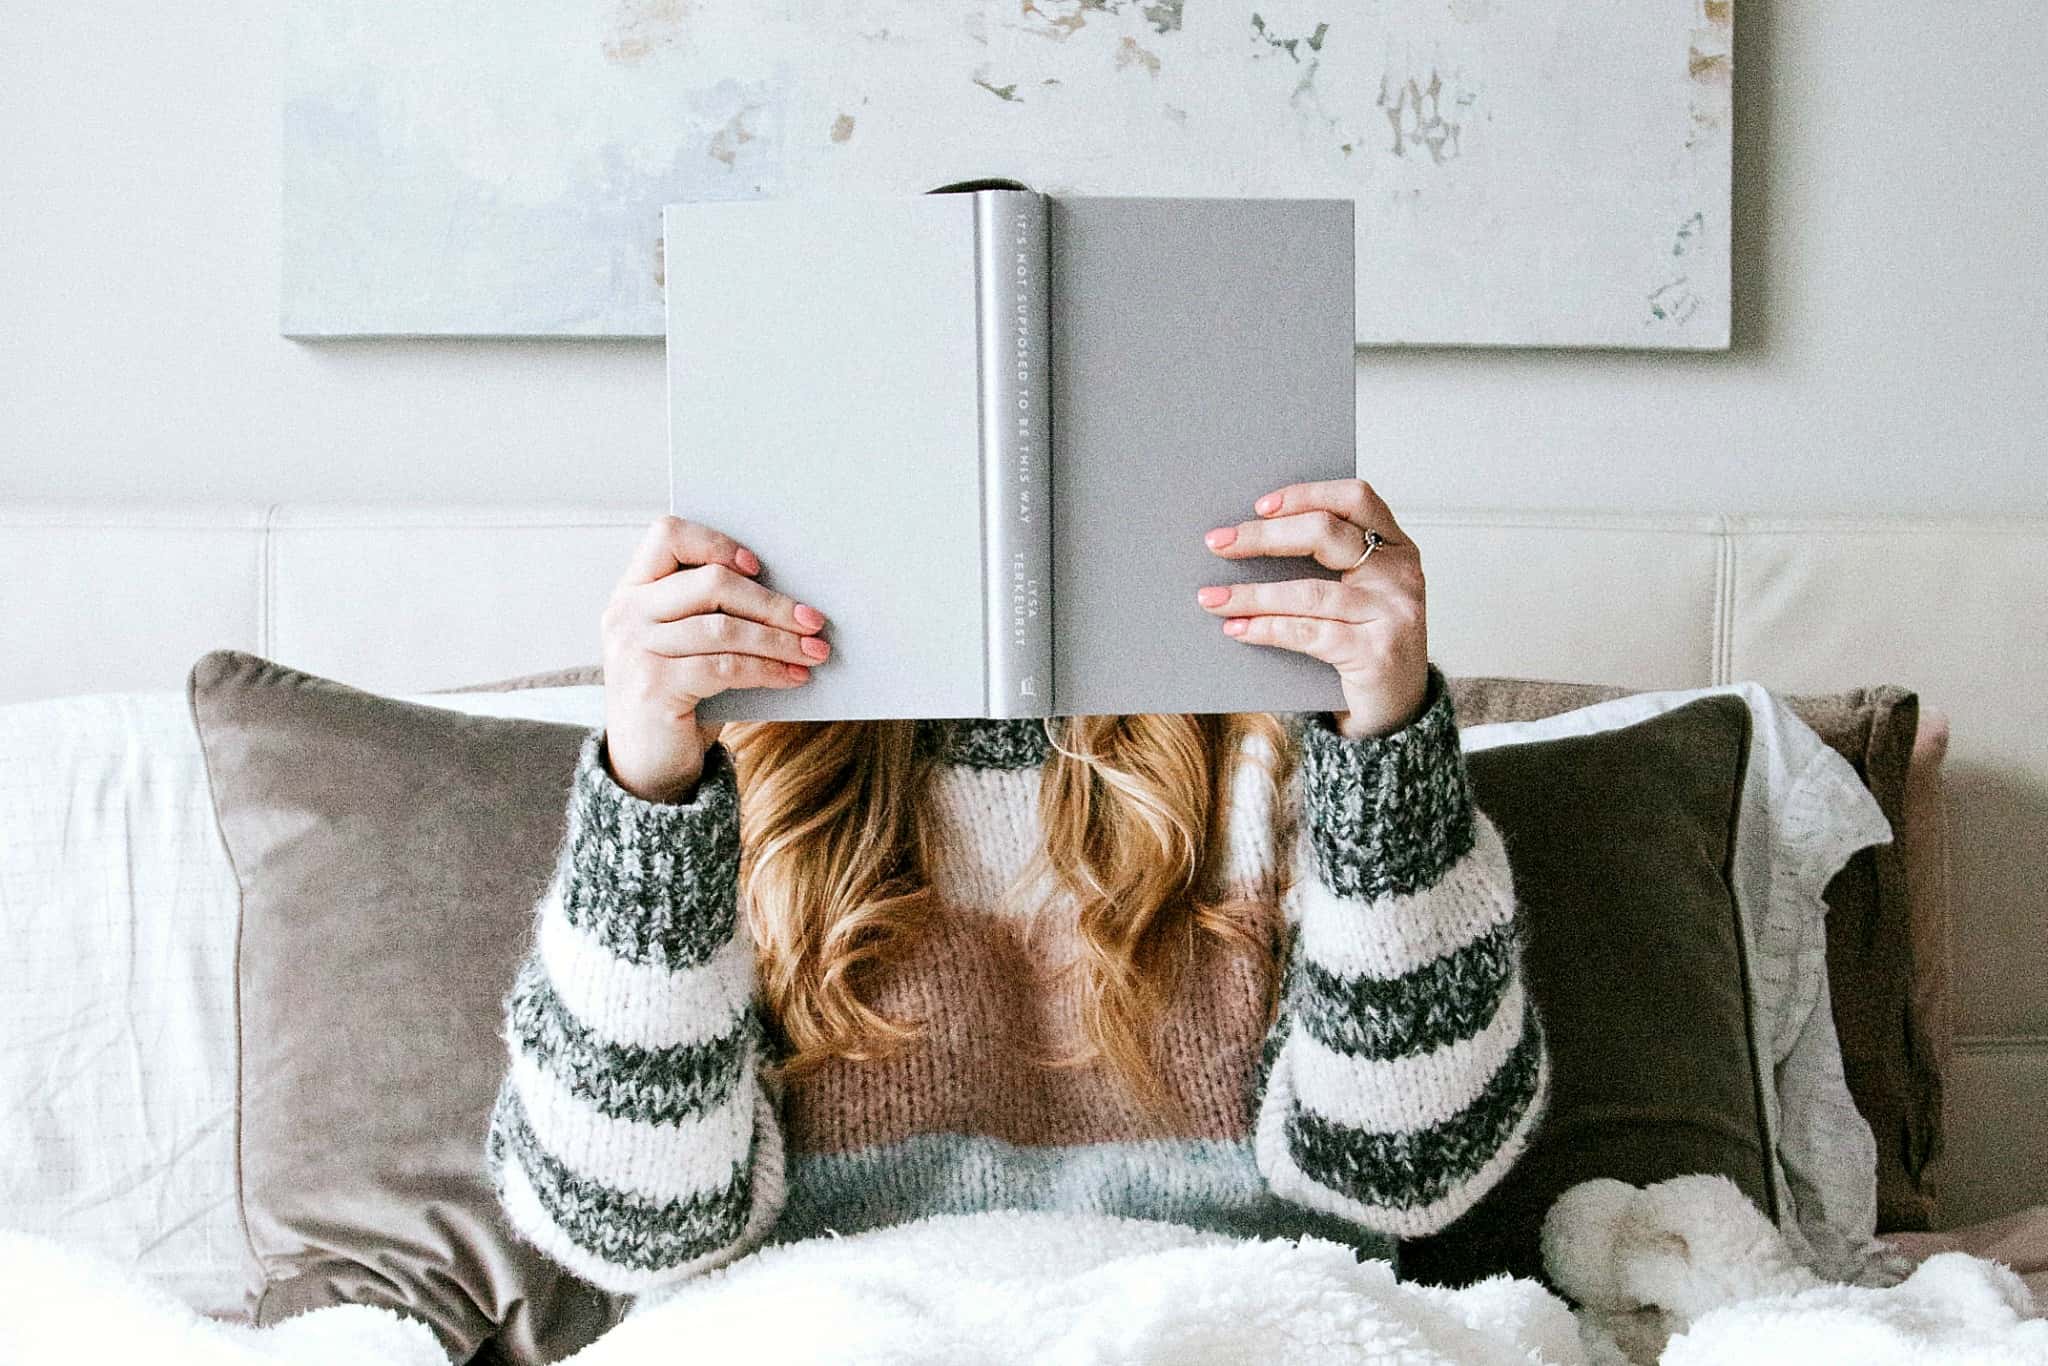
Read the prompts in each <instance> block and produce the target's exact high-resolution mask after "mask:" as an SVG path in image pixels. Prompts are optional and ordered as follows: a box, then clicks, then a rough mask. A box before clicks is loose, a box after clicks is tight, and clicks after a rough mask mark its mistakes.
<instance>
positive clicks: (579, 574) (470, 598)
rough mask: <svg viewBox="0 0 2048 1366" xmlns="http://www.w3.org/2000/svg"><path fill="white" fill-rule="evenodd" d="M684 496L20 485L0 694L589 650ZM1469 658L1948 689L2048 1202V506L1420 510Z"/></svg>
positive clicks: (1970, 1064)
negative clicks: (206, 671)
mask: <svg viewBox="0 0 2048 1366" xmlns="http://www.w3.org/2000/svg"><path fill="white" fill-rule="evenodd" d="M658 511H660V509H653V508H645V509H640V508H588V507H495V506H479V507H467V506H431V507H418V506H407V507H376V506H355V505H284V506H272V507H263V506H258V505H253V504H251V505H193V506H173V507H161V508H157V507H144V506H121V505H59V504H11V505H8V504H0V644H4V649H0V702H4V701H12V700H19V699H26V698H33V697H40V696H49V695H54V694H61V693H73V692H101V691H126V690H135V689H171V688H178V687H181V686H182V685H183V681H184V678H185V674H186V671H187V670H188V669H189V667H190V666H191V664H192V661H193V660H194V659H195V658H197V657H198V656H199V655H200V654H201V653H203V652H204V651H206V650H209V649H213V648H215V647H219V646H233V647H237V648H241V649H245V650H251V651H255V652H257V653H260V654H264V655H268V656H270V657H272V658H275V659H278V660H281V661H283V662H285V663H288V664H292V665H295V666H297V667H300V668H303V669H307V670H311V671H313V672H316V673H320V674H325V675H328V676H330V677H334V678H339V679H342V680H344V681H347V682H351V683H355V684H357V685H359V686H363V687H368V688H374V689H379V690H386V691H416V690H424V689H430V688H437V687H446V686H453V685H457V684H461V683H467V682H476V681H482V680H486V679H494V678H501V677H505V676H508V675H513V674H519V673H526V672H533V671H539V670H543V669H551V668H557V667H561V666H565V665H574V664H585V663H590V662H592V661H594V660H595V659H596V657H597V654H598V643H597V615H598V610H599V608H600V606H601V605H602V603H603V601H604V598H605V595H606V594H607V593H608V592H609V590H610V587H611V584H612V582H613V580H614V579H615V578H616V577H617V575H618V573H619V571H620V569H621V568H622V567H623V564H624V562H625V558H626V555H627V552H628V551H629V550H630V548H631V547H632V545H633V543H634V542H635V540H636V539H637V538H638V537H639V535H640V533H641V531H642V529H643V528H644V527H645V525H646V523H647V522H648V520H650V519H651V518H652V517H653V516H654V515H655V514H656V513H657V512H658ZM1402 522H1403V525H1404V526H1405V527H1406V528H1407V530H1408V531H1409V532H1410V533H1411V534H1413V535H1414V536H1415V538H1416V540H1417V541H1418V542H1419V543H1420V544H1421V545H1422V547H1423V552H1424V562H1425V564H1426V566H1427V569H1428V575H1429V599H1430V643H1431V654H1432V656H1433V657H1434V658H1435V659H1436V660H1437V661H1438V662H1439V663H1440V664H1442V665H1443V666H1444V668H1445V669H1446V670H1447V671H1449V672H1451V673H1454V674H1482V673H1484V674H1503V675H1510V676H1518V677H1525V678H1553V679H1564V680H1579V681H1595V682H1605V683H1618V684H1626V685H1629V686H1633V687H1691V686H1702V685H1707V684H1713V683H1723V682H1730V681H1734V680H1739V679H1754V680H1756V681H1758V682H1761V683H1763V684H1765V685H1766V686H1769V687H1772V688H1775V689H1779V690H1782V691H1789V692H1819V691H1831V690H1837V689H1844V688H1849V687H1854V686H1857V685H1864V684H1876V683H1897V684H1900V685H1902V686H1904V687H1908V688H1912V689H1914V690H1915V691H1917V692H1918V693H1919V694H1920V695H1921V699H1922V701H1923V703H1924V704H1925V705H1926V706H1928V707H1931V708H1934V709H1938V710H1939V711H1941V712H1943V713H1945V714H1946V715H1947V716H1948V718H1949V719H1950V722H1951V725H1952V729H1953V734H1952V739H1951V744H1950V748H1949V762H1948V769H1947V773H1948V782H1947V794H1948V798H1947V803H1948V805H1947V814H1948V820H1949V832H1950V843H1951V882H1950V886H1951V895H1952V899H1953V902H1954V910H1955V918H1954V924H1953V930H1952V935H1951V949H1952V953H1953V961H1954V981H1955V998H1954V999H1955V1021H1954V1026H1955V1031H1956V1042H1955V1051H1954V1054H1953V1056H1952V1058H1951V1065H1950V1071H1949V1074H1948V1096H1949V1102H1948V1104H1949V1113H1948V1130H1949V1143H1950V1148H1949V1155H1948V1158H1947V1160H1946V1162H1945V1164H1944V1171H1943V1183H1942V1184H1943V1191H1944V1208H1943V1211H1942V1217H1943V1221H1944V1222H1945V1223H1948V1224H1958V1223H1964V1222H1969V1221H1972V1220H1975V1219H1979V1218H1984V1217H1988V1216H1990V1215H1994V1214H1998V1213H2003V1212H2005V1211H2007V1210H2010V1209H2013V1208H2015V1207H2016V1206H2018V1205H2021V1204H2026V1203H2030V1202H2048V1144H2043V1143H2042V1142H2041V1141H2040V1134H2039V1116H2040V1115H2042V1114H2044V1113H2048V682H2044V679H2048V520H2032V521H1986V520H1970V521H1953V520H1950V521H1940V520H1932V521H1910V522H1909V521H1872V520H1842V519H1764V518H1740V517H1717V516H1690V515H1623V514H1612V513H1591V512H1569V511H1558V512H1519V511H1513V512H1511V511H1482V510H1466V511H1458V510H1443V509H1437V510H1430V509H1419V508H1406V509H1403V510H1402Z"/></svg>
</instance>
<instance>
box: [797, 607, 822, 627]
mask: <svg viewBox="0 0 2048 1366" xmlns="http://www.w3.org/2000/svg"><path fill="white" fill-rule="evenodd" d="M794 612H795V615H796V624H797V625H799V626H801V627H803V628H804V629H805V630H806V631H815V630H817V629H818V628H819V627H820V626H823V625H824V624H825V614H824V613H823V612H820V611H819V610H818V609H817V608H815V607H813V606H811V605H810V604H809V603H807V602H800V603H798V604H797V605H796V607H795V609H794Z"/></svg>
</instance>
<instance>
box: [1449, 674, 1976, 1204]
mask: <svg viewBox="0 0 2048 1366" xmlns="http://www.w3.org/2000/svg"><path fill="white" fill-rule="evenodd" d="M1449 681H1450V684H1451V696H1452V701H1453V704H1454V705H1455V707H1456V708H1457V713H1458V724H1459V725H1460V726H1477V725H1485V724H1488V723H1492V722H1499V721H1534V720H1540V719H1542V718H1543V717H1546V716H1554V715H1556V714H1558V713H1560V712H1566V711H1575V710H1577V709H1578V708H1580V707H1589V706H1592V705H1594V704H1595V703H1599V702H1608V701H1612V700H1613V699H1615V698H1617V697H1626V696H1629V695H1631V694H1632V693H1635V692H1637V691H1639V690H1638V689H1634V688H1622V687H1614V686H1611V685H1606V684H1593V683H1575V682H1561V681H1550V680H1536V679H1519V678H1501V677H1492V676H1473V677H1463V678H1452V679H1451V680H1449ZM1778 696H1779V698H1780V700H1781V701H1783V702H1784V703H1785V704H1786V705H1787V706H1788V707H1789V708H1790V709H1791V710H1792V712H1793V714H1794V715H1796V716H1797V717H1798V718H1799V719H1800V720H1802V721H1804V722H1805V723H1806V724H1807V725H1809V726H1811V727H1812V728H1813V730H1814V732H1815V733H1816V734H1817V735H1819V736H1820V738H1821V739H1822V740H1823V741H1825V742H1826V743H1827V745H1828V746H1829V747H1830V748H1832V749H1833V750H1835V752H1836V753H1838V754H1840V755H1842V757H1843V758H1845V759H1847V760H1848V761H1849V762H1850V764H1851V765H1853V766H1854V767H1855V769H1856V773H1857V776H1858V777H1860V778H1862V779H1863V782H1864V785H1865V786H1866V787H1868V788H1869V789H1870V792H1871V795H1872V796H1873V797H1875V798H1876V800H1877V804H1878V808H1879V809H1880V810H1882V811H1883V812H1884V816H1885V819H1886V820H1887V821H1889V822H1890V823H1891V827H1892V829H1893V831H1895V832H1897V838H1895V839H1894V840H1893V841H1892V842H1891V843H1889V844H1880V845H1871V846H1869V847H1867V848H1864V849H1860V850H1858V851H1857V852H1856V853H1855V854H1854V855H1853V856H1852V857H1851V858H1850V859H1849V862H1848V863H1847V864H1845V865H1844V866H1843V868H1842V870H1841V871H1840V872H1839V873H1837V874H1836V875H1835V877H1834V879H1833V880H1832V881H1831V882H1830V883H1829V884H1828V886H1827V889H1826V891H1825V893H1824V895H1825V897H1826V900H1827V903H1828V946H1827V963H1828V981H1829V986H1830V997H1831V1001H1832V1005H1833V1014H1834V1020H1835V1032H1836V1034H1837V1035H1838V1036H1839V1038H1840V1040H1841V1045H1842V1069H1843V1073H1844V1075H1845V1078H1846V1080H1847V1082H1848V1086H1849V1093H1850V1096H1851V1098H1852V1099H1854V1101H1855V1102H1856V1109H1857V1111H1858V1113H1860V1114H1861V1115H1862V1116H1863V1118H1864V1120H1865V1121H1866V1122H1867V1123H1868V1124H1869V1125H1870V1128H1871V1132H1872V1133H1873V1134H1874V1135H1875V1137H1876V1139H1877V1216H1878V1217H1877V1231H1878V1232H1880V1233H1886V1232H1892V1231H1895V1230H1903V1229H1926V1228H1931V1227H1933V1219H1934V1212H1935V1205H1936V1202H1937V1197H1938V1189H1937V1177H1938V1168H1937V1159H1938V1158H1939V1157H1940V1155H1941V1152H1942V1146H1943V1135H1942V1066H1943V1062H1944V1059H1945V1057H1946V1054H1947V1047H1948V1036H1947V1030H1948V1010H1947V975H1946V966H1945V963H1944V961H1943V955H1942V952H1941V948H1940V946H1941V944H1942V942H1943V936H1944V935H1945V934H1946V931H1947V919H1948V909H1947V904H1946V885H1945V882H1944V880H1943V878H1942V877H1941V875H1940V874H1941V867H1940V864H1941V862H1942V859H1943V853H1942V849H1941V832H1942V818H1941V813H1940V804H1941V790H1940V781H1939V770H1940V764H1941V760H1942V756H1943V753H1944V752H1945V749H1946V744H1945V739H1946V733H1947V732H1946V723H1945V722H1942V721H1940V719H1939V718H1935V727H1934V729H1933V730H1932V732H1931V733H1930V734H1928V735H1926V736H1922V735H1921V732H1922V731H1923V730H1925V729H1927V728H1926V727H1924V726H1923V725H1922V724H1921V714H1920V703H1919V698H1918V697H1917V695H1916V694H1914V693H1912V692H1910V691H1908V690H1907V689H1905V688H1901V687H1897V686H1894V685H1889V684H1887V685H1882V686H1878V687H1869V688H1853V689H1849V690H1847V691H1845V692H1840V693H1803V694H1802V693H1781V694H1779V695H1778Z"/></svg>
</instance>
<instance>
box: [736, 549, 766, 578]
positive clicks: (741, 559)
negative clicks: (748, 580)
mask: <svg viewBox="0 0 2048 1366" xmlns="http://www.w3.org/2000/svg"><path fill="white" fill-rule="evenodd" d="M732 558H733V560H734V562H735V563H737V564H738V565H739V567H740V568H741V569H743V570H745V571H746V572H747V573H749V574H758V573H760V572H761V561H760V560H759V559H758V558H756V557H755V555H754V552H753V551H751V550H749V549H747V548H746V547H745V546H741V547H740V549H739V551H738V552H737V553H736V554H734V556H733V557H732Z"/></svg>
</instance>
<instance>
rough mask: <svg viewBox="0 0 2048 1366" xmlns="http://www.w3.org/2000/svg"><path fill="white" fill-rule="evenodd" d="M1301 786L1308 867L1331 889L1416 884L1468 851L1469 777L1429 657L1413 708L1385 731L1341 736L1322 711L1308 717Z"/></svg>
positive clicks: (1394, 890)
mask: <svg viewBox="0 0 2048 1366" xmlns="http://www.w3.org/2000/svg"><path fill="white" fill-rule="evenodd" d="M1301 783H1302V803H1303V812H1302V815H1303V819H1304V821H1305V822H1306V824H1307V828H1308V834H1309V843H1310V845H1311V847H1312V848H1313V849H1314V851H1315V860H1316V871H1317V873H1318V874H1319V875H1320V876H1321V878H1322V880H1323V883H1324V885H1325V886H1327V887H1328V888H1329V889H1330V890H1331V891H1333V892H1336V893H1337V894H1338V895H1340V896H1347V897H1356V898H1359V899H1363V900H1370V899H1372V898H1375V897H1381V896H1402V895H1407V894H1409V893H1411V892H1415V891H1419V890H1421V889H1423V888H1426V887H1430V886H1432V885H1434V884H1435V883H1436V881H1437V880H1438V879H1439V878H1441V877H1442V876H1443V875H1444V873H1445V872H1447V871H1448V870H1449V869H1450V867H1451V865H1452V864H1454V863H1456V862H1457V861H1458V859H1460V858H1461V857H1463V856H1464V854H1465V853H1466V852H1467V851H1468V850H1470V849H1471V848H1472V841H1473V828H1472V810H1473V804H1472V780H1471V774H1470V772H1469V771H1468V769H1467V768H1466V764H1465V752H1464V747H1463V745H1462V743H1461V742H1460V740H1459V737H1458V722H1457V716H1456V714H1455V712H1454V710H1453V708H1452V705H1451V689H1450V684H1449V681H1448V680H1447V679H1446V678H1445V677H1444V674H1443V671H1442V670H1441V669H1439V668H1438V667H1437V666H1436V665H1435V664H1434V663H1432V664H1430V666H1429V688H1428V691H1427V693H1426V694H1425V697H1424V702H1423V709H1422V713H1421V715H1419V716H1417V717H1416V718H1415V719H1414V720H1413V721H1411V722H1409V723H1408V724H1407V725H1406V726H1403V727H1402V728H1401V729H1400V730H1397V731H1394V732H1393V733H1392V734H1389V735H1368V736H1362V737H1359V738H1357V739H1350V738H1347V737H1346V736H1344V735H1342V734H1340V733H1339V732H1338V731H1337V728H1336V724H1335V718H1334V717H1332V716H1331V715H1330V713H1328V712H1315V713H1311V714H1310V715H1308V716H1307V718H1306V719H1305V720H1304V721H1303V723H1302V726H1301Z"/></svg>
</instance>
